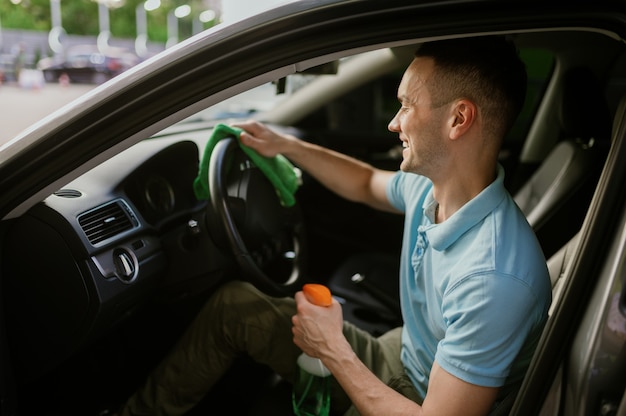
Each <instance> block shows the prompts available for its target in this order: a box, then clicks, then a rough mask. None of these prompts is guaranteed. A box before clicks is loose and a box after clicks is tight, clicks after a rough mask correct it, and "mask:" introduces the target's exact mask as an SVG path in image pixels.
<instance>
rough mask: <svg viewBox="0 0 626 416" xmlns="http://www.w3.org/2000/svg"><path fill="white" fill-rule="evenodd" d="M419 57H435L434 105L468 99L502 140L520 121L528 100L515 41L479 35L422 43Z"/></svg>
mask: <svg viewBox="0 0 626 416" xmlns="http://www.w3.org/2000/svg"><path fill="white" fill-rule="evenodd" d="M415 56H417V57H430V58H433V60H434V63H435V68H436V70H435V77H434V83H432V84H431V85H429V86H428V87H429V90H430V92H431V96H432V100H433V103H439V104H443V103H447V102H450V101H453V100H455V99H458V98H467V99H469V100H471V101H473V102H474V103H476V105H477V106H478V107H479V109H480V110H481V111H482V114H483V117H484V120H485V124H486V128H487V129H488V132H490V133H491V134H493V135H494V136H495V137H499V138H502V137H504V135H505V134H506V133H507V132H508V131H509V130H510V128H511V127H512V126H513V123H514V122H515V119H516V118H517V117H518V115H519V113H520V111H521V110H522V106H523V105H524V100H525V98H526V84H527V75H526V67H525V65H524V62H523V61H522V60H521V59H520V57H519V52H518V50H517V48H516V47H515V45H514V44H513V42H511V41H509V40H507V39H506V38H505V37H503V36H479V37H471V38H458V39H450V40H441V41H433V42H428V43H424V44H423V45H422V46H421V47H420V48H419V49H418V50H417V51H416V52H415Z"/></svg>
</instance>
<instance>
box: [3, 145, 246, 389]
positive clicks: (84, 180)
mask: <svg viewBox="0 0 626 416" xmlns="http://www.w3.org/2000/svg"><path fill="white" fill-rule="evenodd" d="M201 145H202V144H201V143H196V142H195V141H193V140H184V139H180V138H177V137H173V138H167V137H165V138H159V139H150V140H146V141H143V142H141V143H138V144H137V145H135V146H133V147H132V148H130V149H128V150H126V151H124V152H122V153H120V154H119V155H117V156H116V157H114V158H112V159H109V160H108V161H106V162H104V163H103V164H101V165H99V166H97V167H96V168H94V169H92V170H91V171H89V172H87V173H85V174H84V175H82V176H81V177H80V178H78V179H76V180H75V181H73V182H71V183H69V184H67V185H66V186H64V187H63V188H62V189H60V190H58V191H57V192H55V193H54V194H53V195H50V196H49V197H48V198H46V199H45V200H44V201H42V202H41V203H39V204H38V205H37V206H35V207H34V208H33V209H31V210H30V211H29V212H28V213H27V214H26V215H23V216H22V217H20V218H18V219H16V220H14V221H13V223H12V224H11V226H10V227H9V229H8V230H7V233H6V235H5V240H4V241H5V244H6V246H5V247H4V250H3V256H4V258H3V259H2V264H3V267H4V270H3V273H4V275H5V276H6V280H5V287H4V288H3V290H4V291H5V294H8V296H6V298H7V303H8V305H7V307H8V309H9V310H11V311H13V313H12V314H11V316H9V317H8V319H7V320H8V322H7V331H9V332H10V333H11V337H10V339H11V340H12V342H13V343H14V344H16V345H13V349H14V351H18V357H16V358H17V360H18V361H20V376H21V377H24V378H25V379H26V380H28V379H29V378H36V377H37V376H38V375H39V374H41V373H43V372H45V371H46V370H47V369H49V368H52V367H54V366H55V365H57V364H58V363H59V362H61V361H62V360H64V359H65V358H67V357H69V356H71V355H72V354H73V353H74V352H75V351H77V350H78V349H79V348H80V347H81V346H83V345H85V344H87V343H90V342H93V341H94V340H97V339H99V338H100V337H101V336H102V335H104V334H105V333H106V332H107V331H110V330H111V329H112V328H115V326H116V324H118V323H120V322H123V321H124V320H125V319H127V318H128V317H130V316H131V315H132V314H133V313H134V312H135V311H136V310H137V309H139V308H140V307H141V306H142V305H144V304H145V303H146V302H154V301H155V300H157V301H160V302H180V301H184V300H185V298H187V297H190V296H197V295H198V294H199V293H203V291H206V290H209V289H210V288H211V287H214V286H215V285H217V284H219V283H220V282H221V281H222V279H223V278H224V277H225V276H226V275H227V274H228V272H229V270H232V268H233V267H234V262H233V259H232V256H231V255H230V253H229V251H228V248H227V247H226V246H222V245H221V244H219V238H218V237H219V231H217V230H215V227H214V225H215V226H219V224H218V223H217V221H216V219H215V218H214V217H215V215H214V213H213V212H212V208H211V205H210V204H209V203H208V202H207V201H199V200H197V199H196V197H195V195H194V193H193V187H192V184H193V180H194V179H195V177H196V175H197V173H198V165H199V151H198V149H199V148H200V146H201ZM209 224H212V225H211V226H209ZM42 345H45V346H46V347H45V348H41V346H42Z"/></svg>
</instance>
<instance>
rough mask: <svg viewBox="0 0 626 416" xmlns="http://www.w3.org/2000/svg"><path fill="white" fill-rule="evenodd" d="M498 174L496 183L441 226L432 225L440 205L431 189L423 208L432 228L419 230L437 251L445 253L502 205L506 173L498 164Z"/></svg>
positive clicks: (504, 194)
mask: <svg viewBox="0 0 626 416" xmlns="http://www.w3.org/2000/svg"><path fill="white" fill-rule="evenodd" d="M497 173H498V174H497V177H496V179H495V180H494V181H493V182H492V183H491V184H490V185H489V186H487V187H486V188H485V189H483V190H482V191H481V192H480V193H479V194H478V195H477V196H476V197H474V198H473V199H472V200H471V201H469V202H467V203H466V204H465V205H463V206H462V207H461V209H459V210H458V211H457V212H455V213H454V214H453V215H452V216H451V217H450V218H448V219H447V220H445V221H444V222H442V223H441V224H434V223H433V221H432V220H433V218H434V212H435V208H436V207H437V204H438V203H437V201H435V199H434V198H433V190H432V188H431V190H430V191H429V192H428V195H427V196H426V199H425V200H424V204H423V205H422V209H423V210H424V217H425V218H428V220H426V222H427V224H429V225H424V226H423V228H422V227H420V228H422V230H423V231H424V232H426V234H427V235H428V241H429V243H430V245H431V246H432V247H433V248H434V249H435V250H437V251H443V250H446V249H447V248H448V247H450V246H451V245H452V244H453V243H454V242H455V241H456V240H458V239H459V238H460V237H461V236H462V235H463V234H465V232H467V230H469V229H470V228H472V227H474V226H475V225H476V224H478V223H479V222H480V221H482V220H483V219H484V218H485V217H486V216H487V215H489V214H490V213H491V212H492V211H493V210H494V209H495V208H496V207H497V206H498V205H499V204H500V203H501V202H502V200H503V199H504V198H505V196H506V189H505V188H504V169H503V168H502V166H501V165H500V164H498V170H497Z"/></svg>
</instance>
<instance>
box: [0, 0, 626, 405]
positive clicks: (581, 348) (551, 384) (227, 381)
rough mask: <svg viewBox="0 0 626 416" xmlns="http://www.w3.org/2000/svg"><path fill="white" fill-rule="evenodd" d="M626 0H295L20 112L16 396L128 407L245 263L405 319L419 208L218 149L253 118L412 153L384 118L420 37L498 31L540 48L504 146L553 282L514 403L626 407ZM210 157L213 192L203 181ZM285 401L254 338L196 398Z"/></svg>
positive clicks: (370, 157) (3, 205)
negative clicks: (405, 277)
mask: <svg viewBox="0 0 626 416" xmlns="http://www.w3.org/2000/svg"><path fill="white" fill-rule="evenodd" d="M625 6H626V3H625V2H623V1H619V0H593V1H591V0H578V1H573V2H570V3H569V4H567V5H564V4H562V3H561V2H557V1H549V0H548V1H542V2H536V1H521V0H511V1H508V2H498V1H491V0H476V1H471V2H458V1H421V2H415V1H412V0H388V1H385V2H380V1H375V0H360V1H335V0H320V1H316V2H290V3H287V4H283V5H281V6H278V7H276V8H273V9H271V10H268V11H264V12H261V13H259V14H257V15H254V16H251V17H249V18H246V19H243V20H240V21H237V22H234V23H231V24H224V25H217V26H215V27H213V28H211V29H208V30H207V31H204V32H202V33H200V34H197V35H195V36H193V37H192V38H190V39H188V40H186V41H183V42H181V43H180V44H178V45H176V46H173V47H171V48H168V49H167V50H165V51H163V52H162V53H160V54H158V55H156V56H154V57H152V58H150V59H148V60H146V61H145V62H142V63H140V64H138V65H136V66H134V67H133V68H131V69H129V70H128V71H125V72H124V73H122V74H120V75H119V76H117V77H115V78H114V79H112V80H110V81H107V82H106V83H104V84H103V85H101V86H98V87H96V88H95V89H94V90H92V91H91V92H89V93H87V94H86V95H85V96H83V97H81V98H78V99H77V100H76V101H73V102H72V103H70V104H68V105H66V106H64V107H63V108H61V109H60V110H58V111H57V112H55V113H54V114H53V115H51V116H50V117H47V118H45V119H43V120H41V121H40V122H38V123H36V124H35V125H33V126H32V127H30V128H29V129H27V130H26V131H24V132H23V133H20V134H19V135H18V136H17V137H15V138H14V139H13V140H12V141H10V142H8V143H7V144H5V145H3V146H2V147H0V154H1V157H0V218H1V222H0V238H1V240H0V250H1V251H0V278H1V279H2V280H1V282H2V284H1V286H0V287H1V288H2V298H1V302H2V308H1V310H2V330H3V332H2V338H1V340H2V341H1V342H2V348H1V349H0V354H1V355H0V360H1V361H0V363H1V364H0V369H1V370H0V371H2V378H1V380H2V381H1V383H0V394H1V395H2V397H1V400H0V403H1V405H2V414H3V415H4V414H7V415H56V414H64V415H89V414H97V412H98V411H99V409H102V408H103V407H106V406H109V405H113V406H115V405H118V404H119V403H121V402H122V401H123V400H124V399H125V398H126V397H127V396H128V395H129V394H131V393H132V392H133V391H134V390H135V389H136V388H137V387H138V386H139V385H140V384H141V383H142V381H143V380H144V378H145V376H146V375H147V374H148V372H149V371H150V370H151V369H152V368H153V367H154V366H155V365H156V364H157V363H158V362H159V361H160V360H161V359H162V358H163V357H164V356H165V354H167V352H168V351H169V350H170V349H171V348H172V347H173V345H174V344H175V342H176V340H177V339H178V338H179V336H180V335H181V333H182V332H183V331H184V329H185V327H186V326H187V325H188V324H189V322H190V321H191V319H193V317H194V316H195V314H196V313H197V311H198V310H199V308H200V307H201V306H202V304H203V303H204V302H205V301H206V299H207V298H208V297H209V296H210V295H211V293H212V292H214V291H215V290H216V288H218V287H219V286H220V285H222V284H223V283H225V282H227V281H229V280H232V279H245V280H249V281H251V282H253V283H254V284H255V285H257V286H258V287H260V288H262V290H265V291H266V292H268V293H271V294H274V295H277V296H289V295H291V294H292V293H293V292H294V291H295V290H297V289H298V288H299V287H300V286H301V284H302V283H303V282H308V281H316V282H320V283H324V284H327V285H328V286H329V287H330V288H331V290H332V291H333V293H334V294H335V295H336V296H337V297H338V298H339V299H340V300H341V301H342V302H343V304H344V305H343V308H344V315H345V317H346V319H350V320H353V321H355V322H356V323H358V324H359V325H361V326H363V328H364V329H366V330H368V331H370V332H372V333H374V334H379V333H382V332H384V331H385V330H387V329H388V328H391V327H393V326H395V325H398V324H399V323H400V321H399V317H398V314H397V293H396V291H397V288H396V287H394V281H395V279H394V278H393V276H394V274H395V273H396V271H395V270H396V269H397V263H398V253H399V247H400V240H401V238H400V236H401V233H402V217H401V216H398V215H394V214H389V213H382V212H378V211H374V210H371V209H369V208H367V207H364V206H361V205H358V204H354V203H351V202H349V201H345V200H342V199H340V198H339V197H337V196H335V195H334V194H332V193H331V192H329V191H328V190H326V189H325V188H323V187H322V186H321V185H320V184H319V183H318V182H316V181H315V180H314V179H313V178H312V177H310V176H308V175H307V174H306V172H302V176H301V178H300V180H301V183H300V186H299V188H298V191H297V193H296V204H295V205H294V206H293V207H290V208H287V207H285V206H283V205H281V204H280V202H279V201H278V199H277V196H276V194H275V192H274V188H273V186H272V185H271V184H270V182H268V181H267V179H266V178H265V176H264V175H263V173H262V172H260V169H257V168H256V165H255V164H254V163H253V162H251V160H250V159H249V158H248V157H247V156H246V155H245V154H244V153H243V152H241V151H240V150H239V147H238V146H237V143H236V141H234V140H233V139H232V138H229V137H226V138H225V139H223V140H220V141H219V142H218V144H217V145H216V147H215V150H214V151H213V156H212V157H211V159H210V161H207V159H206V158H205V157H204V150H205V149H206V146H207V143H208V141H209V139H210V138H211V136H212V133H213V132H214V131H215V130H216V129H217V128H219V126H220V124H222V125H226V126H228V125H230V124H232V123H235V122H237V121H241V120H242V118H241V117H244V118H254V119H258V120H261V121H263V122H266V123H268V124H270V125H271V126H273V127H274V128H276V129H279V130H283V131H289V132H291V133H293V134H295V135H297V136H298V137H300V138H302V139H303V140H307V141H310V142H314V143H319V144H322V145H324V146H327V147H330V148H333V149H336V150H338V151H341V152H343V153H346V154H350V155H352V156H355V157H357V158H359V159H361V160H364V161H366V162H369V163H372V164H374V165H375V166H379V167H381V168H388V169H397V168H398V166H399V163H400V160H401V152H400V151H399V148H400V142H399V140H398V138H397V136H396V135H395V134H393V133H391V132H389V131H388V130H387V123H388V122H389V120H390V119H391V117H392V116H393V114H394V113H395V112H396V111H397V108H398V104H397V99H396V88H397V86H398V83H399V79H400V76H401V74H402V71H403V69H404V68H405V66H406V65H407V63H408V62H409V61H410V59H411V57H412V53H413V51H414V50H415V49H416V48H417V47H418V46H419V44H421V43H422V42H424V41H428V40H432V39H444V38H454V37H467V36H484V35H488V34H502V35H506V36H507V37H509V38H510V39H511V40H512V41H513V42H514V43H515V44H516V45H517V47H518V49H519V50H520V55H521V56H522V58H523V59H524V61H525V62H526V65H527V68H528V73H529V89H528V95H527V100H526V103H525V108H524V110H523V112H522V114H521V115H520V117H519V119H518V120H517V124H516V126H515V128H514V129H513V130H512V131H511V133H510V134H509V136H507V137H506V138H505V141H504V143H503V148H502V152H501V155H500V163H501V164H502V165H503V166H504V168H505V171H506V182H505V183H506V186H507V187H508V188H509V190H510V192H511V194H512V195H514V197H515V200H516V201H517V202H518V204H519V205H520V208H522V209H523V211H524V212H525V213H526V214H527V218H528V220H529V223H530V224H531V225H532V226H533V227H534V229H535V231H536V233H537V236H538V238H539V241H540V242H541V245H542V248H543V250H544V253H545V256H546V261H547V263H548V265H549V269H550V272H551V277H552V279H553V286H554V298H553V303H552V307H551V310H550V316H549V319H548V322H547V324H546V326H545V329H544V331H543V334H542V336H541V339H540V340H539V345H538V347H537V350H536V352H535V355H534V357H533V359H532V361H531V363H530V367H529V370H528V372H527V374H526V376H525V378H524V380H523V382H522V384H521V385H520V386H519V388H518V389H517V390H516V391H515V392H513V394H511V395H510V396H508V397H507V398H506V400H505V401H504V402H503V403H501V404H500V407H499V408H497V409H496V414H510V415H518V416H528V415H554V416H556V415H568V416H569V415H598V414H601V415H618V414H624V409H625V408H626V398H625V396H624V393H625V391H626V390H625V388H626V371H625V370H626V368H625V366H626V363H625V361H624V352H625V351H626V350H625V342H626V289H625V288H626V286H624V283H625V282H624V264H626V263H625V259H626V250H625V247H626V216H625V214H626V206H625V203H626V201H625V198H624V195H625V193H624V187H625V184H626V168H625V167H626V118H625V115H626V98H625V97H626V42H625V41H626V7H625ZM205 163H208V165H205ZM233 166H234V168H233V169H231V167H233ZM202 167H205V168H206V169H207V171H208V172H209V174H208V179H207V180H208V183H209V186H210V191H211V198H210V199H208V200H205V199H199V198H197V197H196V195H195V194H194V188H193V183H194V180H195V178H196V177H197V175H198V174H199V171H200V169H201V168H202ZM511 238H513V236H512V237H511ZM390 276H392V277H390ZM290 406H291V401H290V396H289V386H288V385H286V384H285V382H284V381H283V380H281V379H280V378H278V377H277V376H276V375H275V374H272V372H271V371H269V370H268V369H267V368H265V367H263V366H261V365H259V364H255V363H252V362H251V361H250V360H249V359H246V357H242V358H241V360H240V361H238V362H237V363H236V364H235V365H234V367H233V369H232V371H231V372H230V373H228V374H227V375H226V376H225V378H224V379H223V380H222V381H221V382H220V383H219V385H218V386H216V388H215V389H214V390H213V391H212V392H211V393H209V394H208V395H207V396H206V398H205V399H204V400H203V401H202V402H201V403H200V404H199V405H198V406H197V407H196V408H195V409H194V410H192V411H191V412H190V413H189V414H190V415H194V414H206V413H209V412H210V411H211V410H214V409H217V408H219V409H224V411H225V413H228V414H274V415H277V414H289V412H290Z"/></svg>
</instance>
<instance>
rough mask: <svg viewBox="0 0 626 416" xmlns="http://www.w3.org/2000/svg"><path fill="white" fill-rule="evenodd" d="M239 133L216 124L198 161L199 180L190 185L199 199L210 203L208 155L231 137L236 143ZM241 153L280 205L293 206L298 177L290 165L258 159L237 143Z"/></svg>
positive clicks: (278, 158) (278, 159) (280, 157)
mask: <svg viewBox="0 0 626 416" xmlns="http://www.w3.org/2000/svg"><path fill="white" fill-rule="evenodd" d="M241 131H242V130H241V129H240V128H237V127H231V126H227V125H225V124H218V125H217V126H215V128H214V129H213V133H212V134H211V137H210V138H209V141H208V142H207V144H206V147H205V149H204V155H203V156H202V160H201V161H200V170H199V172H198V176H197V177H196V179H195V180H194V181H193V190H194V192H195V194H196V198H198V199H209V198H210V193H209V160H210V159H211V153H212V152H213V149H214V148H215V145H216V144H217V142H219V141H220V140H222V139H223V138H225V137H228V136H234V137H235V138H237V141H238V142H239V135H240V134H241ZM239 146H240V147H241V149H242V150H243V151H244V152H245V153H246V154H247V155H248V157H249V158H250V159H251V160H252V162H254V164H255V165H256V166H257V167H258V168H259V169H261V172H263V173H264V174H265V176H267V178H268V179H269V181H270V182H271V183H272V185H274V188H275V189H276V193H277V194H278V197H279V199H280V203H281V204H282V205H283V206H286V207H291V206H293V205H294V204H295V203H296V198H295V196H294V194H295V192H296V191H297V190H298V186H299V176H298V174H297V171H296V168H295V167H294V166H293V165H292V164H291V162H290V161H289V160H288V159H287V158H286V157H284V156H283V155H276V156H274V157H271V158H270V157H265V156H261V155H259V154H258V153H257V152H256V151H255V150H253V149H251V148H250V147H248V146H245V145H243V144H241V142H239Z"/></svg>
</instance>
